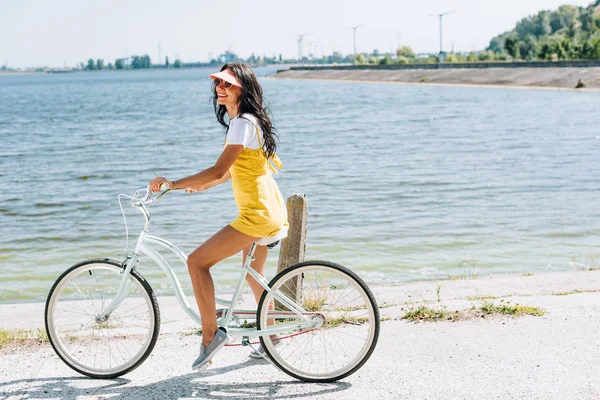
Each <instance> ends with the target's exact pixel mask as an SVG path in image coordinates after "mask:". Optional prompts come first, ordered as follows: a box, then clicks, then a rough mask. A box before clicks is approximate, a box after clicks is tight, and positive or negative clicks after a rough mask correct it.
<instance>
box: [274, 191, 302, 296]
mask: <svg viewBox="0 0 600 400" xmlns="http://www.w3.org/2000/svg"><path fill="white" fill-rule="evenodd" d="M307 202H308V199H307V198H306V195H304V194H295V195H293V196H291V197H289V198H288V199H287V203H286V206H287V213H288V223H289V225H290V226H289V230H288V235H287V237H286V238H285V239H283V241H282V242H281V249H280V250H279V263H278V265H277V273H279V272H280V271H283V270H284V269H286V268H287V267H290V266H292V265H294V264H297V263H299V262H301V261H304V252H305V250H306V227H307V225H306V220H307V215H308V212H307V210H308V207H307ZM300 283H301V282H299V281H298V282H296V284H295V285H291V286H296V287H295V288H294V287H289V286H286V287H285V288H283V289H282V291H283V292H284V293H285V295H286V296H288V297H290V298H291V299H293V300H294V301H299V300H300V288H301V284H300ZM277 306H278V305H276V307H277Z"/></svg>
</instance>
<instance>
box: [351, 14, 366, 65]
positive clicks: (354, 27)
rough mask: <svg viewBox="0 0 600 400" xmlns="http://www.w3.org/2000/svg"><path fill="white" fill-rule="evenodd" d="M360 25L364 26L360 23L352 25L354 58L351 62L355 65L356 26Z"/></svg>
mask: <svg viewBox="0 0 600 400" xmlns="http://www.w3.org/2000/svg"><path fill="white" fill-rule="evenodd" d="M361 26H364V24H360V25H356V26H353V27H352V31H353V34H354V60H353V62H352V64H354V65H356V30H357V29H358V28H360V27H361Z"/></svg>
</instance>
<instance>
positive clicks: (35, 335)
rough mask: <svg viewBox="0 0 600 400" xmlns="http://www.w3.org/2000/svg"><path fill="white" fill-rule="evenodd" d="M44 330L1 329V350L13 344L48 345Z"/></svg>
mask: <svg viewBox="0 0 600 400" xmlns="http://www.w3.org/2000/svg"><path fill="white" fill-rule="evenodd" d="M47 342H48V336H47V335H46V331H45V330H44V329H11V330H8V329H0V349H2V348H4V347H6V346H8V345H11V344H20V345H22V344H29V343H47Z"/></svg>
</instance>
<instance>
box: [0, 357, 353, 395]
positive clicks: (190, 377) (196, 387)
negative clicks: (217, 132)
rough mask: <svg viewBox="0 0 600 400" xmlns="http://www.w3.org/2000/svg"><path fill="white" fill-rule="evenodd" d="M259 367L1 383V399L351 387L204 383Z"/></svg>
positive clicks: (315, 391)
mask: <svg viewBox="0 0 600 400" xmlns="http://www.w3.org/2000/svg"><path fill="white" fill-rule="evenodd" d="M256 364H257V362H256V361H254V360H252V361H245V362H243V363H239V364H234V365H229V366H226V367H220V368H215V369H210V370H208V371H205V372H201V373H198V372H194V373H190V374H186V375H181V376H175V377H171V378H168V379H164V380H161V381H158V382H154V383H151V384H147V385H143V386H125V385H127V384H130V383H132V381H131V380H129V379H124V378H116V379H110V380H98V379H90V378H86V377H65V378H59V377H57V378H30V379H19V380H15V381H11V382H5V383H1V384H0V398H5V397H8V398H11V396H19V397H18V398H21V399H27V398H35V399H75V398H79V397H80V396H82V397H83V396H94V397H91V398H94V399H95V398H98V399H103V398H110V399H111V400H113V399H135V398H140V399H179V398H181V397H184V398H199V399H219V400H220V399H232V398H235V399H238V400H250V399H252V400H254V399H294V398H299V397H307V398H308V397H312V396H318V395H323V394H327V393H334V392H339V391H342V390H347V389H349V388H350V387H351V386H352V385H351V384H350V383H348V382H333V383H305V382H302V381H298V380H293V379H292V378H290V379H291V380H289V381H282V380H277V381H264V382H238V383H232V382H230V381H223V382H215V381H208V382H207V381H203V379H206V378H214V377H215V376H218V375H222V374H225V373H228V372H233V371H236V370H240V369H244V368H247V367H249V366H252V365H256ZM133 383H135V382H133ZM23 384H25V386H26V387H24V388H22V389H18V390H16V391H12V390H10V386H17V385H23ZM81 386H83V387H81Z"/></svg>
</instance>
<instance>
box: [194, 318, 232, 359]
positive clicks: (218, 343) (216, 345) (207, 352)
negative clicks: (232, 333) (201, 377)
mask: <svg viewBox="0 0 600 400" xmlns="http://www.w3.org/2000/svg"><path fill="white" fill-rule="evenodd" d="M228 340H229V336H228V335H227V330H226V329H225V328H223V327H222V326H220V327H219V329H217V332H216V333H215V337H214V338H213V340H211V342H210V343H209V344H208V346H204V345H203V344H201V345H200V355H199V356H198V358H196V361H194V363H193V364H192V369H200V367H202V366H203V365H204V364H207V363H208V362H209V361H210V360H211V359H212V358H213V356H214V355H215V354H216V352H217V351H219V350H221V347H223V346H225V343H227V341H228Z"/></svg>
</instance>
